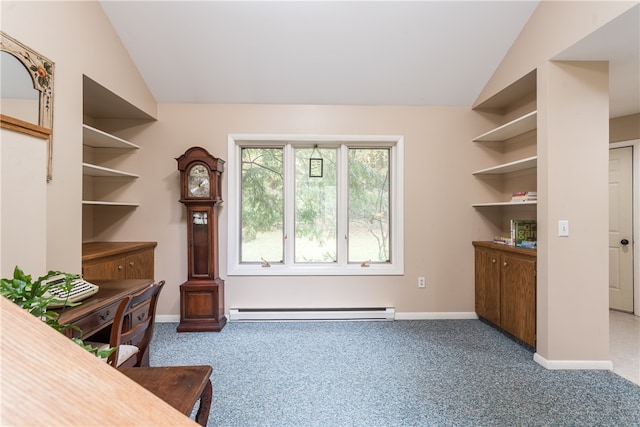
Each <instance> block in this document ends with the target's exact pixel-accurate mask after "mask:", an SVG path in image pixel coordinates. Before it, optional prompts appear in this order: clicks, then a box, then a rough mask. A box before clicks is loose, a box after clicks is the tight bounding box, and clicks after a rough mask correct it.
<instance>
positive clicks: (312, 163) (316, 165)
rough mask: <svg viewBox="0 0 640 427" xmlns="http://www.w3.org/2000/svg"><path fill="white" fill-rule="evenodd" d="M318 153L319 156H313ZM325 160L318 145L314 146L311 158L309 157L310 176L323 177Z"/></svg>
mask: <svg viewBox="0 0 640 427" xmlns="http://www.w3.org/2000/svg"><path fill="white" fill-rule="evenodd" d="M316 153H317V154H318V157H313V155H314V154H316ZM322 163H323V160H322V157H321V156H320V153H319V152H318V146H317V145H316V146H315V147H313V151H312V152H311V158H310V159H309V178H322V173H323V164H322Z"/></svg>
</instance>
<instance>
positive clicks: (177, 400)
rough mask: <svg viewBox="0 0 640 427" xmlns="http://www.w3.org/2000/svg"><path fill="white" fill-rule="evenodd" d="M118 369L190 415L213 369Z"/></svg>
mask: <svg viewBox="0 0 640 427" xmlns="http://www.w3.org/2000/svg"><path fill="white" fill-rule="evenodd" d="M119 371H120V372H122V373H123V374H124V375H126V376H127V377H129V378H131V379H132V380H133V381H135V382H137V383H138V384H140V385H141V386H142V387H144V388H146V389H147V390H149V391H150V392H152V393H153V394H155V395H156V396H158V397H159V398H160V399H162V400H164V401H165V402H167V403H168V404H169V405H171V406H173V407H174V408H176V409H177V410H178V411H180V412H182V413H183V414H185V415H186V416H189V415H191V411H192V410H193V407H194V406H195V403H196V402H197V401H198V399H199V398H200V395H201V394H202V391H203V390H204V388H205V386H206V385H207V382H208V381H209V377H210V376H211V373H212V372H213V369H212V368H211V366H207V365H200V366H162V367H150V368H121V369H119Z"/></svg>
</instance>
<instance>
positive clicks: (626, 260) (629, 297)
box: [609, 147, 633, 312]
mask: <svg viewBox="0 0 640 427" xmlns="http://www.w3.org/2000/svg"><path fill="white" fill-rule="evenodd" d="M632 159H633V147H624V148H614V149H611V150H609V307H610V308H612V309H614V310H622V311H628V312H633V188H632V177H633V161H632Z"/></svg>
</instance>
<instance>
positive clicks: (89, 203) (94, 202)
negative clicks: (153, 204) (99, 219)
mask: <svg viewBox="0 0 640 427" xmlns="http://www.w3.org/2000/svg"><path fill="white" fill-rule="evenodd" d="M82 204H83V205H85V206H129V207H138V206H140V204H138V203H129V202H100V201H97V200H83V201H82Z"/></svg>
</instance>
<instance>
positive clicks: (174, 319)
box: [156, 314, 180, 323]
mask: <svg viewBox="0 0 640 427" xmlns="http://www.w3.org/2000/svg"><path fill="white" fill-rule="evenodd" d="M156 322H158V323H178V322H180V315H179V314H157V315H156Z"/></svg>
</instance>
